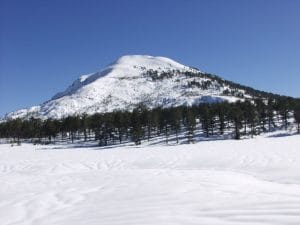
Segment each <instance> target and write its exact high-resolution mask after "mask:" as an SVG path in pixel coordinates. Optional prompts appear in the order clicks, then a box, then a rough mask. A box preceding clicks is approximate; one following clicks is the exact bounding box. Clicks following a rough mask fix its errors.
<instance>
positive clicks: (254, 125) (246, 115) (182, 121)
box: [0, 97, 300, 146]
mask: <svg viewBox="0 0 300 225" xmlns="http://www.w3.org/2000/svg"><path fill="white" fill-rule="evenodd" d="M290 121H294V122H293V123H295V124H296V126H297V129H298V132H299V133H300V101H299V100H296V99H293V98H287V97H280V98H270V99H267V100H262V99H260V98H257V99H255V100H253V101H249V100H246V101H243V102H241V101H238V102H236V103H227V102H223V103H215V104H200V105H198V106H191V107H184V106H180V107H174V108H154V109H147V108H146V107H145V106H143V105H140V106H138V107H137V108H136V109H134V110H133V111H131V112H127V111H116V112H111V113H103V114H94V115H86V114H83V115H77V116H69V117H66V118H63V119H59V120H57V119H47V120H41V119H36V118H30V119H24V120H22V119H12V120H8V121H5V122H2V123H0V138H8V139H10V140H11V141H13V142H20V141H22V140H26V141H31V142H33V143H53V142H56V141H66V140H68V141H69V142H72V143H73V142H74V141H75V140H81V141H86V142H88V141H97V143H98V144H99V145H100V146H107V145H113V144H117V143H119V144H121V143H124V142H133V143H135V144H136V145H139V144H141V143H142V142H145V141H150V140H151V139H152V138H155V137H163V139H164V140H165V142H166V143H168V142H169V141H170V137H172V138H173V141H175V142H176V143H179V139H180V138H181V139H184V140H185V141H186V142H187V143H194V142H195V139H196V138H197V137H200V136H201V137H206V138H210V137H216V136H218V137H222V136H224V135H225V134H227V136H228V134H229V136H230V137H232V138H235V139H240V138H241V137H242V136H245V135H247V136H250V137H253V136H254V135H259V134H260V133H262V132H268V131H272V130H273V129H275V128H277V127H278V126H280V127H279V128H282V129H288V127H289V126H290V125H291V124H289V123H290Z"/></svg>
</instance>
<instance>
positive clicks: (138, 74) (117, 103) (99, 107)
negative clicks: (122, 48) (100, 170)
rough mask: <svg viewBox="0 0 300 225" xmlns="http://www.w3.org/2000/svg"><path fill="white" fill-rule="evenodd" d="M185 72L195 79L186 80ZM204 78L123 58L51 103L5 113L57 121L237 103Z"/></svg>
mask: <svg viewBox="0 0 300 225" xmlns="http://www.w3.org/2000/svg"><path fill="white" fill-rule="evenodd" d="M187 72H190V73H191V74H193V75H197V76H192V77H191V76H187ZM203 74H204V73H201V72H200V71H199V70H197V69H193V68H191V67H188V66H184V65H182V64H180V63H177V62H175V61H173V60H171V59H168V58H165V57H153V56H145V55H129V56H123V57H121V58H120V59H118V60H117V61H116V62H114V63H112V64H111V65H109V66H108V67H107V68H105V69H104V70H103V71H102V72H97V73H92V74H88V75H83V76H81V77H80V78H79V79H77V80H76V81H74V83H73V84H72V85H71V86H70V87H68V88H67V89H66V90H65V91H64V92H61V93H58V94H56V95H55V96H54V97H53V98H52V99H51V100H49V101H47V102H45V103H43V104H41V105H39V106H34V107H31V108H28V109H22V110H18V111H16V112H12V113H9V114H7V115H6V118H16V117H30V116H34V117H40V118H48V117H52V118H61V117H65V116H68V115H74V114H82V113H87V114H93V113H96V112H109V111H113V110H130V109H132V108H134V107H136V106H137V105H138V104H141V103H142V104H144V105H147V106H148V107H149V108H152V107H157V106H162V107H170V106H178V105H192V104H195V103H200V102H216V101H217V102H219V101H224V100H227V101H236V100H237V99H239V98H238V97H234V96H225V95H223V91H224V90H226V89H229V90H230V87H227V86H224V85H222V84H220V83H218V82H217V81H212V80H211V79H210V78H208V77H205V76H204V75H203ZM200 85H202V88H201V87H199V86H200ZM240 92H241V93H243V90H241V91H240Z"/></svg>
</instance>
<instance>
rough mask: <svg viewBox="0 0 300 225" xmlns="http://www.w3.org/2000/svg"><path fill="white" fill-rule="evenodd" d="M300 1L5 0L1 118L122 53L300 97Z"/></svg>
mask: <svg viewBox="0 0 300 225" xmlns="http://www.w3.org/2000/svg"><path fill="white" fill-rule="evenodd" d="M299 12H300V1H299V0H268V1H266V0H257V1H255V0H249V1H247V0H236V1H234V0H232V1H230V0H219V1H218V0H208V1H204V0H203V1H201V0H181V1H179V0H81V1H80V0H69V1H68V0H51V1H50V0H35V1H34V0H26V1H25V0H19V1H17V0H0V32H1V33H0V115H3V114H4V113H6V112H9V111H12V110H16V109H19V108H22V107H26V106H31V105H36V104H39V103H41V102H43V101H45V100H47V99H49V98H50V97H51V96H52V95H54V94H55V93H56V92H58V91H61V90H63V89H65V88H66V87H67V86H68V85H69V84H70V83H71V82H72V81H73V80H74V79H76V78H77V77H78V76H79V75H80V74H85V73H90V72H94V71H98V70H100V69H101V68H103V67H104V66H105V65H107V64H108V63H110V62H112V61H114V60H115V59H116V58H118V57H119V56H121V55H125V54H149V55H156V56H157V55H160V56H166V57H170V58H173V59H175V60H177V61H179V62H181V63H184V64H187V65H191V66H196V67H198V68H200V69H201V70H203V71H207V72H210V73H215V74H217V75H220V76H222V77H224V78H226V79H229V80H232V81H236V82H240V83H242V84H245V85H248V86H252V87H254V88H257V89H261V90H265V91H272V92H275V93H279V94H285V95H291V96H295V97H300V13H299Z"/></svg>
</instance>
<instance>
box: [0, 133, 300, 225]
mask: <svg viewBox="0 0 300 225" xmlns="http://www.w3.org/2000/svg"><path fill="white" fill-rule="evenodd" d="M275 136H276V135H274V137H257V138H255V139H250V140H243V141H235V140H227V141H214V142H210V141H208V142H200V143H197V144H194V145H178V146H168V147H164V146H156V147H153V146H152V147H150V146H148V147H147V146H141V147H134V146H132V147H130V146H128V147H122V148H121V147H120V148H117V147H116V148H113V149H101V148H100V147H96V148H76V149H74V148H69V149H68V148H67V146H56V147H55V146H48V147H47V146H33V145H26V144H24V145H22V146H16V147H10V146H9V145H0V184H1V185H0V224H1V225H129V224H130V225H195V224H197V225H298V224H300V213H299V212H300V151H299V146H300V137H299V135H295V136H286V137H275ZM277 136H280V135H277Z"/></svg>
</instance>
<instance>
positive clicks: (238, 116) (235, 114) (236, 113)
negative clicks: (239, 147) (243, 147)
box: [231, 103, 243, 139]
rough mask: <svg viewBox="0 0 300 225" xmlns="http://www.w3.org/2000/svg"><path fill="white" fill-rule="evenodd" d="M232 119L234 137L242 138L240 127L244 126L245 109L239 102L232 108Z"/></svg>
mask: <svg viewBox="0 0 300 225" xmlns="http://www.w3.org/2000/svg"><path fill="white" fill-rule="evenodd" d="M231 120H232V122H233V124H234V133H235V136H234V138H235V139H240V138H241V133H240V129H241V128H242V127H243V123H242V121H243V111H242V110H241V108H240V106H239V103H236V104H234V105H233V106H232V108H231Z"/></svg>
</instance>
